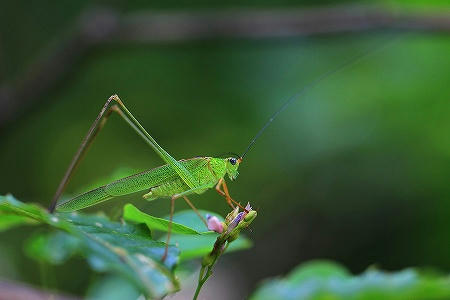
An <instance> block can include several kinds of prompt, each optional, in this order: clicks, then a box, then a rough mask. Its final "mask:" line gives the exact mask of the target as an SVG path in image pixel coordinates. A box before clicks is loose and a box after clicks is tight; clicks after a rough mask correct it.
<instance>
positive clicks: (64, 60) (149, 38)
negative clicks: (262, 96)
mask: <svg viewBox="0 0 450 300" xmlns="http://www.w3.org/2000/svg"><path fill="white" fill-rule="evenodd" d="M379 29H386V30H390V29H394V30H404V31H420V32H431V33H446V34H448V33H449V32H450V14H449V13H437V14H423V13H394V12H391V11H386V10H382V9H377V8H373V7H325V8H310V9H284V10H281V9H279V10H256V11H252V10H240V11H238V10H234V11H227V12H201V13H189V12H170V13H154V12H148V13H137V14H132V15H127V16H119V15H117V14H116V13H115V12H113V11H111V10H94V11H89V12H88V13H85V14H83V15H82V16H81V17H80V18H79V21H78V23H77V24H76V26H75V28H74V30H72V32H71V34H69V35H68V36H67V38H66V39H65V40H63V41H62V42H60V43H59V44H57V46H55V47H53V48H52V49H50V50H49V51H47V52H46V53H45V55H43V56H41V57H40V58H39V59H38V60H37V61H36V62H35V63H34V64H32V65H31V66H30V67H29V68H28V71H27V72H26V73H25V74H23V76H21V77H20V78H21V79H20V80H19V81H17V82H14V83H12V84H10V85H6V84H3V85H1V86H0V107H2V109H1V110H0V126H1V125H4V124H5V123H6V122H8V121H11V120H13V119H15V118H17V115H18V114H19V113H22V112H23V111H24V109H26V108H27V107H30V106H31V105H32V104H33V103H34V102H35V101H36V100H38V99H41V98H42V96H43V95H45V94H46V93H47V92H48V91H50V90H51V89H52V88H54V87H55V85H56V84H57V83H58V82H59V81H60V80H61V78H62V77H63V76H64V75H66V74H68V73H69V72H70V70H71V69H72V67H73V66H74V65H75V64H77V63H78V62H79V61H80V60H81V59H82V58H83V56H84V54H85V53H86V52H87V51H88V50H89V49H90V48H91V47H92V46H95V45H102V44H110V43H125V44H129V43H149V44H157V43H168V42H182V41H187V40H203V39H214V38H240V39H264V38H280V37H281V38H282V37H297V36H310V35H320V34H338V33H361V32H367V31H371V30H379Z"/></svg>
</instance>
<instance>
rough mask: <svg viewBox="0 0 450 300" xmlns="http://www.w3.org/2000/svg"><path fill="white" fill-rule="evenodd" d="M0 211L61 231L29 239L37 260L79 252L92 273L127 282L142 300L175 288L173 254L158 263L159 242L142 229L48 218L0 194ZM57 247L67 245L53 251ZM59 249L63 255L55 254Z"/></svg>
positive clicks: (100, 219) (100, 220)
mask: <svg viewBox="0 0 450 300" xmlns="http://www.w3.org/2000/svg"><path fill="white" fill-rule="evenodd" d="M0 211H1V212H2V217H3V216H5V215H6V216H20V217H22V218H25V219H24V220H22V221H23V223H27V222H29V221H30V220H32V221H34V222H39V223H44V224H48V225H50V226H51V227H53V228H56V229H59V230H61V231H60V232H56V233H51V234H50V235H44V236H38V237H35V238H33V239H31V242H29V244H28V247H29V249H28V250H27V251H28V253H30V252H33V253H35V255H34V257H35V258H37V259H41V260H45V261H48V262H54V263H60V262H62V261H64V260H65V259H67V258H68V257H69V256H70V255H73V254H75V253H79V254H81V255H82V256H84V257H86V258H87V260H88V262H89V264H90V266H91V267H92V268H93V269H95V270H97V271H102V272H112V273H115V274H117V275H120V276H122V277H123V278H126V279H128V280H129V281H130V282H131V283H132V284H133V285H135V286H136V287H137V288H138V289H139V290H140V291H141V292H142V293H144V294H145V295H146V296H148V297H156V298H160V297H162V296H164V295H166V294H168V293H170V292H174V291H176V290H177V289H178V281H177V280H176V279H175V276H174V275H173V269H174V266H175V264H176V262H177V260H178V254H179V252H178V250H177V249H176V248H175V247H169V253H168V257H167V259H166V260H165V262H164V263H162V262H161V257H162V255H163V252H164V248H165V244H164V243H162V242H159V241H155V240H152V239H151V236H150V234H149V232H148V230H147V229H145V228H144V229H145V230H144V229H143V228H142V226H139V225H132V224H121V223H117V222H112V221H110V220H109V219H108V218H106V217H105V216H90V215H83V214H78V213H56V214H54V215H52V214H49V213H48V212H47V210H45V209H44V208H41V207H39V206H36V205H33V204H26V203H23V202H20V201H18V200H16V199H14V198H13V197H12V196H6V197H5V196H0ZM61 233H63V234H61ZM59 243H63V244H65V243H67V245H63V246H61V245H59V246H58V247H55V245H56V244H59ZM59 250H62V251H63V253H62V254H58V253H56V252H57V251H59Z"/></svg>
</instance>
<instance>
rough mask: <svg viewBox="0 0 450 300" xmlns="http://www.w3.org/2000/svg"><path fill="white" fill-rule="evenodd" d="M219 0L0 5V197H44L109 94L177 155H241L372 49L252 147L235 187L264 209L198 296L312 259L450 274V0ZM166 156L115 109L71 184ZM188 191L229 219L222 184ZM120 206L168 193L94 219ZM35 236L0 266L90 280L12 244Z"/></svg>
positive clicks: (43, 278) (8, 274)
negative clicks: (248, 242) (243, 245)
mask: <svg viewBox="0 0 450 300" xmlns="http://www.w3.org/2000/svg"><path fill="white" fill-rule="evenodd" d="M211 5H212V4H211V3H209V2H208V1H197V2H196V3H191V2H189V1H183V2H181V3H176V2H172V1H170V2H167V1H154V2H151V3H150V2H148V3H147V2H146V1H138V2H135V3H131V2H127V1H112V2H110V3H107V2H102V1H100V2H98V1H97V2H95V3H93V2H89V1H73V2H68V3H65V2H41V1H8V2H3V3H2V4H1V9H0V24H1V26H0V34H1V36H0V101H1V103H0V104H1V107H0V110H1V113H0V168H1V172H0V193H1V194H5V193H12V194H13V195H14V196H16V197H17V198H18V199H20V200H22V201H33V202H39V203H41V204H42V205H48V203H49V201H50V199H51V197H52V195H53V193H54V191H55V189H56V187H57V185H58V183H59V180H60V178H61V177H62V175H63V174H64V171H65V168H66V167H67V165H68V164H69V162H70V159H71V157H72V156H73V154H74V153H75V151H76V148H77V147H78V145H79V144H80V142H81V138H82V137H83V136H84V135H85V133H86V131H87V129H88V128H89V126H90V124H91V122H92V121H93V120H94V118H95V117H96V115H97V113H98V112H99V110H100V108H101V107H102V105H103V104H104V102H105V101H106V99H107V98H108V97H109V96H110V95H111V94H113V93H117V94H119V96H120V97H121V98H122V99H123V100H124V102H125V104H126V105H127V106H128V107H129V109H130V110H131V111H132V112H133V113H134V114H135V116H136V117H137V118H138V119H139V120H140V121H141V123H142V124H143V125H144V127H146V128H147V130H148V131H149V132H150V133H151V134H152V135H153V136H154V137H155V138H156V139H157V140H158V142H159V143H160V144H161V145H162V146H163V147H164V148H165V149H166V150H167V151H168V152H169V153H171V154H172V155H173V156H174V157H176V158H189V157H194V156H199V155H207V156H215V155H220V154H222V153H225V152H230V151H231V152H237V153H241V152H242V151H243V150H244V149H245V147H246V146H247V144H248V143H249V141H250V139H251V138H252V137H253V135H254V134H255V133H256V132H257V131H258V130H259V129H260V128H261V126H262V125H263V124H264V122H266V121H267V119H268V118H269V116H270V115H271V114H272V113H273V112H274V111H275V110H277V109H278V108H279V107H280V106H281V105H282V104H283V102H284V101H286V99H288V98H289V96H291V95H293V94H295V93H297V92H298V91H299V90H300V89H301V88H302V87H303V86H305V85H306V84H308V83H310V82H311V81H312V80H314V79H315V78H317V77H318V76H320V75H321V74H323V73H325V72H327V71H329V70H331V69H333V68H335V67H336V66H338V65H339V64H341V63H342V62H344V61H347V60H349V59H351V58H352V57H355V56H358V55H361V54H363V53H367V52H368V51H369V52H370V53H369V55H367V56H365V57H363V58H362V59H360V60H358V61H357V62H355V63H354V64H352V65H351V66H349V67H347V68H345V69H343V70H341V71H339V72H337V73H336V74H333V75H332V76H330V77H328V78H327V79H325V80H323V81H321V82H320V83H319V84H318V85H316V86H315V87H314V88H313V89H311V90H310V91H309V92H308V93H306V94H305V95H303V96H302V97H300V98H299V99H297V100H296V101H295V102H293V103H292V105H290V106H289V108H288V109H287V110H286V111H284V112H283V113H282V114H280V115H279V117H278V118H277V119H276V121H274V122H273V124H272V125H271V127H269V128H268V129H267V131H266V132H265V133H264V135H263V136H262V137H261V138H260V140H258V142H257V143H256V144H255V147H254V148H253V149H252V150H251V151H250V152H249V154H248V156H247V157H246V159H245V161H244V162H243V164H242V165H241V167H240V176H239V178H238V180H237V181H236V182H233V183H230V184H229V188H230V191H231V194H232V196H233V197H234V198H236V199H237V200H239V201H241V202H242V203H244V202H247V201H250V202H251V203H252V205H253V206H254V207H255V208H256V209H257V210H258V218H257V219H256V221H255V222H254V223H253V226H252V230H251V231H249V232H247V235H248V236H249V237H250V238H251V239H252V240H253V241H254V247H253V248H252V249H250V250H247V251H244V252H240V253H233V254H230V255H228V256H225V257H223V260H222V261H221V262H220V264H219V265H218V270H217V274H218V275H217V276H216V277H213V278H212V279H211V283H208V284H207V285H206V287H205V288H206V290H208V291H209V293H214V292H215V295H217V294H218V292H217V289H220V288H221V286H222V288H223V286H224V285H225V286H228V287H230V286H231V287H233V288H232V290H233V291H232V293H233V294H232V295H233V296H234V297H236V298H243V297H245V296H246V295H248V294H249V293H251V291H252V290H254V288H255V287H256V286H257V284H258V283H259V282H260V281H261V280H262V279H264V278H266V277H269V276H274V275H278V274H284V273H286V272H288V271H289V270H291V269H292V268H293V267H294V266H296V265H297V264H299V263H301V262H304V261H307V260H310V259H314V258H326V259H332V260H336V261H338V262H340V263H342V264H343V265H345V266H346V267H348V268H349V269H350V270H351V271H352V272H354V273H359V272H361V271H363V270H364V269H366V268H367V267H369V266H372V265H376V266H379V267H381V268H384V269H387V270H397V269H402V268H405V267H410V266H414V267H420V268H422V269H431V270H436V271H441V272H448V271H450V256H449V250H450V181H449V179H450V134H449V133H450V117H449V116H450V104H449V101H450V84H449V78H450V77H449V75H450V73H449V72H450V71H449V70H450V56H449V53H450V38H449V32H450V25H449V23H450V21H449V20H450V17H449V16H450V6H449V5H448V4H446V3H445V1H383V2H358V3H353V2H342V1H281V2H280V1H270V0H266V1H260V2H253V1H226V2H220V3H219V2H217V3H215V4H214V6H211ZM243 20H244V21H243ZM252 20H253V21H252ZM160 164H161V161H160V159H159V157H158V156H157V155H156V154H155V153H153V152H152V150H151V149H149V148H148V147H147V146H146V145H145V144H144V143H143V142H142V141H141V140H140V138H139V137H138V136H137V135H136V134H135V133H134V132H133V131H132V130H130V129H129V128H128V127H127V125H126V124H125V123H123V122H122V121H121V120H120V118H119V117H117V116H113V117H111V119H110V121H109V122H108V124H107V126H106V127H105V129H104V130H103V131H102V132H101V134H100V135H99V137H98V139H97V142H96V143H95V144H94V145H93V147H92V148H91V150H90V152H89V154H88V155H87V157H86V159H85V160H84V163H83V164H82V165H81V167H80V168H79V169H78V171H77V173H76V175H75V176H74V178H73V180H72V182H71V184H70V185H69V187H68V189H67V194H68V195H75V194H77V193H78V192H82V191H84V190H86V189H87V188H89V187H92V186H93V185H95V184H98V183H99V182H102V181H103V182H105V181H107V180H109V179H111V178H117V177H118V176H120V175H123V174H132V173H133V172H137V171H142V170H146V169H149V168H152V167H155V166H158V165H160ZM193 200H194V201H195V204H196V205H197V207H199V208H202V209H207V210H212V211H216V212H218V213H220V214H222V215H225V214H226V213H227V212H228V208H227V206H226V203H225V201H223V200H222V199H221V198H220V197H219V196H218V195H217V194H216V193H215V192H214V191H209V192H207V193H205V194H204V195H201V196H195V197H193ZM126 202H132V203H134V204H135V205H136V206H138V207H140V208H142V209H145V211H146V212H148V213H151V214H154V215H156V216H163V215H166V214H167V213H168V211H169V201H164V200H158V201H155V202H152V203H147V202H145V201H144V200H143V199H142V198H141V194H140V193H138V194H134V195H131V196H127V197H122V198H119V199H117V200H113V201H110V202H108V203H105V204H102V205H98V206H95V207H94V208H92V209H91V211H98V210H104V211H106V212H107V213H108V214H111V215H113V216H118V215H119V213H120V210H121V207H122V205H123V204H124V203H126ZM184 208H186V205H185V204H184V203H182V202H179V203H178V204H177V208H176V209H177V210H181V209H184ZM28 236H29V229H28V228H21V229H15V230H12V231H9V232H7V233H3V234H2V235H1V239H0V276H1V277H2V278H7V279H11V280H17V281H23V282H27V283H31V284H35V285H42V283H43V282H45V284H46V285H47V286H48V287H49V288H52V289H57V290H63V291H66V292H68V293H71V294H75V295H83V294H84V293H85V291H86V289H87V288H88V287H89V285H90V284H91V282H92V281H93V279H92V278H93V276H97V275H92V274H91V273H90V272H89V270H88V267H87V266H86V265H85V263H84V262H82V261H81V260H79V261H72V262H70V263H68V264H66V265H63V266H58V267H49V266H47V267H45V268H43V267H42V266H39V265H38V264H36V263H35V262H34V261H32V260H31V259H29V258H28V257H27V256H26V255H24V254H23V252H22V251H21V250H20V251H19V249H22V247H23V243H24V241H25V240H26V239H27V237H28ZM74 274H79V276H74ZM228 289H229V288H228ZM229 292H230V291H229ZM219 295H221V294H220V293H219ZM229 295H230V294H228V296H229ZM216 299H217V298H216ZM228 299H229V298H228Z"/></svg>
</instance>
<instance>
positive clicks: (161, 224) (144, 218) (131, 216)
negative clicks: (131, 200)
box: [123, 204, 205, 234]
mask: <svg viewBox="0 0 450 300" xmlns="http://www.w3.org/2000/svg"><path fill="white" fill-rule="evenodd" d="M196 217H197V218H198V216H196ZM123 218H124V219H125V220H127V221H133V222H136V223H144V224H146V225H147V227H148V228H149V229H150V230H159V231H165V232H167V231H168V228H169V220H166V219H162V218H157V217H153V216H151V215H148V214H146V213H144V212H142V211H140V210H139V209H138V208H136V207H135V206H134V205H133V204H126V205H125V206H124V208H123ZM203 227H205V225H204V224H203ZM172 232H173V233H179V234H201V232H199V231H197V230H195V229H192V228H189V227H188V226H185V225H183V224H179V223H177V222H175V218H174V222H172Z"/></svg>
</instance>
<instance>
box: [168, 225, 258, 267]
mask: <svg viewBox="0 0 450 300" xmlns="http://www.w3.org/2000/svg"><path fill="white" fill-rule="evenodd" d="M217 236H218V235H217V234H216V233H214V232H213V233H209V234H204V235H201V236H196V237H189V236H186V235H180V234H174V235H173V236H172V237H171V239H170V240H171V242H170V243H171V244H173V243H175V244H176V245H178V248H179V249H180V262H184V261H187V260H190V259H194V258H199V257H203V256H205V255H206V254H208V253H210V252H211V250H212V248H213V246H214V243H215V241H216V239H217ZM160 240H161V241H165V240H166V236H164V237H162V238H161V239H160ZM251 246H252V243H251V241H250V240H249V239H248V238H246V237H244V236H242V235H240V236H239V238H238V239H237V240H235V241H233V242H232V243H230V246H229V247H228V248H227V251H226V252H225V253H229V252H233V251H238V250H244V249H248V248H250V247H251Z"/></svg>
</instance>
